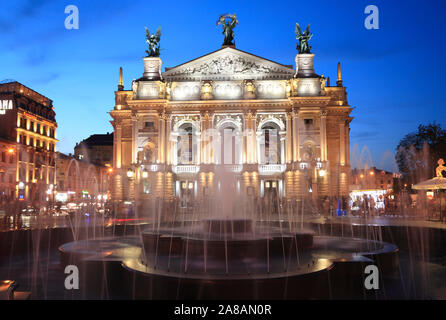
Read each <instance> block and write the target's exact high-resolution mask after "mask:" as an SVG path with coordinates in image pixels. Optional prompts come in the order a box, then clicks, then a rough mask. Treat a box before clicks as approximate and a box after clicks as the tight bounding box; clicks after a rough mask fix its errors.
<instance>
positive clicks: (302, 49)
mask: <svg viewBox="0 0 446 320" xmlns="http://www.w3.org/2000/svg"><path fill="white" fill-rule="evenodd" d="M295 33H296V39H297V40H298V41H299V43H298V44H297V50H298V51H299V53H300V54H302V53H311V52H310V50H311V47H310V46H309V45H308V41H310V39H311V37H313V34H312V33H311V32H310V25H308V26H307V30H306V31H304V32H302V31H301V30H300V25H299V24H298V23H297V22H296V29H295Z"/></svg>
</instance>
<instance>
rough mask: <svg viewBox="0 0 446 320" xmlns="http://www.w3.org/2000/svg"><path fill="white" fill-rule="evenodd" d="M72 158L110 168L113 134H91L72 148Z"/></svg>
mask: <svg viewBox="0 0 446 320" xmlns="http://www.w3.org/2000/svg"><path fill="white" fill-rule="evenodd" d="M74 156H75V157H76V158H77V159H79V160H84V161H87V162H91V163H95V164H99V165H101V166H107V167H108V166H112V160H113V133H106V134H93V135H91V136H89V137H88V138H87V139H85V140H82V141H81V142H80V143H77V144H76V146H75V147H74Z"/></svg>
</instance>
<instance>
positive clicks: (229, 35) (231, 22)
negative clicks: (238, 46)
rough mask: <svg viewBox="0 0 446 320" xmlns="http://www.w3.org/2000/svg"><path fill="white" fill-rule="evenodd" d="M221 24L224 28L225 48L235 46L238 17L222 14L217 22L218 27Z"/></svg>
mask: <svg viewBox="0 0 446 320" xmlns="http://www.w3.org/2000/svg"><path fill="white" fill-rule="evenodd" d="M220 24H221V25H222V27H223V34H224V35H225V39H224V40H223V46H233V45H234V43H233V40H234V28H235V26H236V25H238V20H237V16H236V15H235V14H221V15H220V18H219V19H218V21H217V26H218V25H220Z"/></svg>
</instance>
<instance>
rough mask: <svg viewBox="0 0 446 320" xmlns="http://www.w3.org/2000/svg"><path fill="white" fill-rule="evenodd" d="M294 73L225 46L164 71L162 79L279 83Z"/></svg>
mask: <svg viewBox="0 0 446 320" xmlns="http://www.w3.org/2000/svg"><path fill="white" fill-rule="evenodd" d="M294 72H295V71H294V69H293V68H292V66H286V65H283V64H280V63H277V62H274V61H271V60H268V59H265V58H261V57H259V56H256V55H253V54H251V53H248V52H244V51H241V50H238V49H235V48H232V47H226V48H222V49H220V50H217V51H214V52H211V53H209V54H207V55H204V56H202V57H199V58H197V59H194V60H192V61H189V62H186V63H183V64H180V65H178V66H176V67H173V68H167V69H166V71H165V72H164V73H163V78H164V79H166V80H169V81H201V80H245V79H253V80H280V79H289V78H291V77H292V76H293V75H294Z"/></svg>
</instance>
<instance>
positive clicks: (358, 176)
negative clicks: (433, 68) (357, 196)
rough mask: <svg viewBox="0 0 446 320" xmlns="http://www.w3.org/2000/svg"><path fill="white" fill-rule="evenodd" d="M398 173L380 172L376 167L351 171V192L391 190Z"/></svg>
mask: <svg viewBox="0 0 446 320" xmlns="http://www.w3.org/2000/svg"><path fill="white" fill-rule="evenodd" d="M399 176H400V175H399V174H398V173H394V172H389V171H386V170H381V169H378V168H376V167H371V168H366V169H357V168H355V169H353V170H352V174H351V178H350V179H351V180H350V189H352V190H386V191H391V190H392V189H393V182H394V179H395V178H398V177H399Z"/></svg>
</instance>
